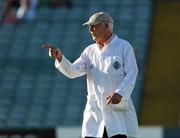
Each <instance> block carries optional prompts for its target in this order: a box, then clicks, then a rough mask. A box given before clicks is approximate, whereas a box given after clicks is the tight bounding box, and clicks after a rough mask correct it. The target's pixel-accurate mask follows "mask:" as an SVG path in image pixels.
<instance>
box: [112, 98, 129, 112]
mask: <svg viewBox="0 0 180 138" xmlns="http://www.w3.org/2000/svg"><path fill="white" fill-rule="evenodd" d="M112 108H113V110H114V111H127V110H128V109H129V102H128V100H125V99H122V100H121V102H120V103H118V104H112Z"/></svg>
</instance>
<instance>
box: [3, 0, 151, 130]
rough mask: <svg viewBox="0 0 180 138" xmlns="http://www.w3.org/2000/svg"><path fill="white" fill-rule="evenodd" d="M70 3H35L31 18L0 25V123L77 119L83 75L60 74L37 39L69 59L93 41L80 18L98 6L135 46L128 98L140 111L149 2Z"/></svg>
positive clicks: (81, 104) (64, 122) (9, 125)
mask: <svg viewBox="0 0 180 138" xmlns="http://www.w3.org/2000/svg"><path fill="white" fill-rule="evenodd" d="M2 2H3V1H0V5H1V6H2ZM47 2H48V1H47ZM46 4H47V3H45V5H46ZM72 5H73V7H71V8H66V7H59V8H50V7H47V6H43V7H39V9H38V12H37V19H36V20H35V21H34V22H33V23H18V24H1V25H0V47H1V51H0V76H1V79H0V128H22V127H23V128H29V127H30V128H32V127H33V128H34V127H35V128H41V127H56V126H76V125H81V121H82V115H83V114H82V112H83V109H84V105H85V102H86V93H87V92H86V81H85V77H82V78H77V79H74V80H69V79H68V78H66V77H64V76H63V75H62V74H60V73H59V72H58V71H57V70H56V69H55V68H54V63H53V61H52V60H51V59H50V58H48V55H47V51H46V50H45V49H42V48H41V45H42V44H44V43H50V44H52V45H55V46H57V47H60V48H61V50H62V52H63V53H64V55H66V57H67V58H68V59H70V61H74V60H75V59H76V58H77V57H78V56H79V55H80V53H81V52H82V50H83V49H84V48H85V47H86V46H87V45H89V44H91V43H92V42H93V41H92V40H91V36H90V35H89V33H88V29H87V28H86V27H82V23H83V22H85V21H86V20H87V19H88V18H89V16H90V15H92V14H93V13H95V12H97V11H106V12H108V13H109V14H110V15H111V16H112V17H113V18H114V20H115V25H114V31H115V33H116V34H118V35H119V36H120V37H121V38H124V39H126V40H128V41H129V42H130V43H131V44H132V46H133V47H134V49H135V52H136V57H137V60H138V66H139V75H138V78H137V83H136V86H135V90H134V92H133V94H132V99H133V102H134V104H135V108H136V110H137V113H138V114H139V112H140V105H141V91H142V87H143V82H144V73H145V72H144V69H145V67H146V59H147V55H148V50H149V47H148V46H149V45H148V44H149V36H150V29H151V23H152V12H153V2H152V1H151V0H137V1H135V0H111V1H110V0H103V1H98V0H91V1H85V0H72ZM1 10H2V8H0V12H1Z"/></svg>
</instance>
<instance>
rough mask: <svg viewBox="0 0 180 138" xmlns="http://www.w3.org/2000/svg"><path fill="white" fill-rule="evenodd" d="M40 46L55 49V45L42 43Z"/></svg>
mask: <svg viewBox="0 0 180 138" xmlns="http://www.w3.org/2000/svg"><path fill="white" fill-rule="evenodd" d="M42 48H53V49H55V47H54V46H51V45H46V44H45V45H42Z"/></svg>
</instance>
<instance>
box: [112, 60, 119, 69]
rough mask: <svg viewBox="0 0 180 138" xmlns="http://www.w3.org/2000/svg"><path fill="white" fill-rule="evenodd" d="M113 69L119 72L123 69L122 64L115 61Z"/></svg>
mask: <svg viewBox="0 0 180 138" xmlns="http://www.w3.org/2000/svg"><path fill="white" fill-rule="evenodd" d="M113 67H114V69H115V70H118V69H119V68H120V67H121V64H120V63H119V62H118V61H115V62H114V63H113Z"/></svg>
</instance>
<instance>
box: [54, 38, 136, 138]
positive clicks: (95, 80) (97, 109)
mask: <svg viewBox="0 0 180 138" xmlns="http://www.w3.org/2000/svg"><path fill="white" fill-rule="evenodd" d="M55 66H56V68H57V69H58V70H59V71H60V72H62V73H63V74H64V75H65V76H67V77H69V78H75V77H80V76H82V75H84V74H86V75H87V90H88V95H87V103H86V107H85V111H84V117H83V124H82V137H85V136H91V137H99V138H100V137H102V135H103V131H104V127H106V130H107V133H108V136H109V137H111V136H114V135H117V134H125V135H127V136H130V137H139V129H138V122H137V116H136V112H135V109H134V105H133V103H132V100H131V98H130V96H131V93H132V91H133V88H134V85H135V81H136V77H137V73H138V68H137V64H136V59H135V55H134V51H133V48H132V46H131V45H130V44H129V43H128V42H127V41H125V40H122V39H120V38H118V37H117V36H116V35H115V36H114V38H113V39H112V40H111V41H110V42H109V43H108V44H107V45H105V46H104V47H103V49H101V50H100V49H99V46H98V45H97V44H96V43H94V44H92V45H90V46H88V47H87V48H86V49H85V50H84V51H83V52H82V53H81V55H80V57H79V58H78V59H77V60H76V61H75V62H74V63H70V62H69V61H68V60H67V59H66V58H65V57H64V56H63V57H62V61H61V62H60V63H59V62H58V61H57V60H56V61H55ZM113 92H115V93H119V94H120V95H121V96H122V97H123V98H122V100H121V102H120V103H119V104H109V105H107V99H106V97H108V96H109V95H111V94H112V93H113Z"/></svg>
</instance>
